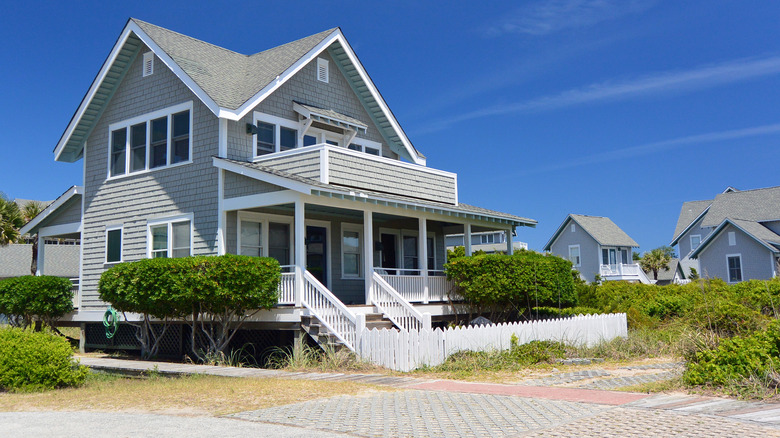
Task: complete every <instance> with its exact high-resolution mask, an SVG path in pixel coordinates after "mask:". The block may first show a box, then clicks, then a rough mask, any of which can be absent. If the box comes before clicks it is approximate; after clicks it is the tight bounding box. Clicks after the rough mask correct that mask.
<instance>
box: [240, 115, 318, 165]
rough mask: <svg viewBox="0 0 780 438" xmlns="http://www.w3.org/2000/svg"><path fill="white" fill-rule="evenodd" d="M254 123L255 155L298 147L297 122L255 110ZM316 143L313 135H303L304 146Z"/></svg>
mask: <svg viewBox="0 0 780 438" xmlns="http://www.w3.org/2000/svg"><path fill="white" fill-rule="evenodd" d="M254 123H255V126H256V127H257V134H254V135H253V137H254V139H255V144H256V146H255V156H256V157H259V156H261V155H266V154H272V153H274V152H281V151H286V150H290V149H295V148H297V147H298V145H299V139H298V123H297V122H295V121H293V120H287V119H283V118H281V117H276V116H271V115H268V114H261V113H257V112H256V113H254ZM316 143H317V139H316V138H315V137H313V136H304V137H303V145H304V146H311V145H312V144H316Z"/></svg>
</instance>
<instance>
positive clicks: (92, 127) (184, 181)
mask: <svg viewBox="0 0 780 438" xmlns="http://www.w3.org/2000/svg"><path fill="white" fill-rule="evenodd" d="M54 157H55V159H56V160H57V161H62V162H67V163H75V162H79V161H81V162H82V163H81V164H79V165H81V166H83V167H84V181H83V185H81V186H78V187H74V188H73V189H71V191H70V192H68V194H67V195H66V196H65V195H64V198H63V199H62V200H60V201H59V204H58V205H56V206H55V207H54V208H53V209H52V210H51V211H49V213H48V214H47V215H43V216H42V217H41V219H40V220H36V221H33V222H31V223H30V224H28V225H27V226H26V227H25V231H26V232H32V231H36V230H40V229H43V228H46V227H49V228H50V231H51V232H53V233H60V234H62V235H69V234H72V233H75V234H77V235H78V236H80V238H81V240H82V242H83V245H82V255H81V261H80V272H79V276H80V278H81V282H80V290H79V294H78V308H77V310H76V311H75V312H73V313H72V314H70V315H68V316H67V317H66V320H67V322H71V323H78V324H83V326H82V327H85V330H86V333H87V338H88V339H87V342H88V343H89V342H91V341H90V338H89V336H91V335H90V333H93V332H99V331H100V330H102V329H100V328H99V326H100V324H101V318H102V315H103V312H104V311H105V310H106V308H107V306H108V305H107V303H105V302H103V301H101V300H100V298H99V296H98V292H97V284H98V280H99V279H100V275H101V274H102V273H103V272H104V271H105V270H106V269H108V268H110V267H111V266H114V265H115V264H117V263H121V262H131V261H135V260H140V259H143V258H149V257H184V256H190V255H220V254H226V253H231V254H243V255H250V256H268V257H273V258H276V259H277V260H279V262H280V263H281V264H282V265H283V273H282V280H281V285H280V297H279V306H277V308H275V309H273V310H270V311H263V312H260V313H258V314H257V315H256V316H254V317H253V318H254V319H253V320H252V321H251V323H252V324H254V325H253V326H254V327H256V328H260V329H280V330H290V331H297V332H300V329H301V328H303V329H304V330H309V329H310V327H309V326H308V324H309V322H307V321H314V322H319V326H320V327H322V330H326V329H327V331H329V332H330V333H331V335H334V336H335V337H336V338H338V340H339V341H340V342H342V343H343V344H345V345H346V346H348V347H349V348H354V345H353V342H354V340H355V333H356V330H357V329H358V328H359V327H361V324H363V325H365V321H366V319H368V320H369V321H370V320H372V319H381V318H384V319H386V320H389V321H390V322H391V323H392V325H394V326H397V327H398V328H410V327H422V326H430V324H431V318H433V320H436V319H437V318H440V317H441V318H443V317H445V316H446V315H447V314H449V313H451V312H452V309H451V306H449V305H448V303H447V298H448V297H447V293H448V291H449V290H450V286H451V285H450V284H449V283H448V281H447V279H446V277H445V276H444V275H443V272H442V269H443V264H444V262H445V239H444V236H445V235H447V234H454V233H462V234H464V235H465V236H466V240H467V241H470V240H471V239H470V236H471V234H472V233H478V232H488V231H489V232H500V233H503V234H504V235H505V246H506V248H507V251H508V252H509V253H511V252H512V250H513V248H514V246H513V244H512V240H513V236H514V234H515V229H516V228H517V227H534V226H535V225H536V221H535V220H533V219H528V218H525V217H521V216H518V215H515V214H509V213H502V212H498V211H493V210H487V209H484V208H480V207H476V206H471V205H467V204H464V203H462V202H460V200H459V197H458V183H457V175H456V174H455V173H453V172H449V171H444V170H439V169H433V168H430V167H427V166H426V158H425V156H424V155H423V154H422V153H421V152H420V151H419V150H418V149H417V148H416V147H415V146H414V145H413V144H412V142H411V140H410V139H409V137H408V136H407V135H406V133H405V132H404V130H403V129H402V128H401V125H400V123H399V121H398V120H397V119H396V118H395V116H394V115H393V113H392V111H390V108H389V107H388V105H387V103H386V102H385V100H384V98H383V97H382V95H381V93H380V92H379V90H378V89H377V87H376V85H375V84H374V83H373V82H372V80H371V77H370V76H369V74H368V72H367V71H366V69H365V68H364V66H363V64H362V63H361V62H360V60H359V59H358V57H357V55H356V54H355V52H354V51H353V49H352V47H351V46H350V44H349V43H348V42H347V39H346V38H345V37H344V34H343V33H342V31H341V29H339V28H334V29H330V30H326V31H324V32H320V33H317V34H314V35H311V36H308V37H305V38H302V39H300V40H297V41H293V42H291V43H287V44H284V45H282V46H279V47H275V48H271V49H268V50H265V51H262V52H258V53H255V54H252V55H245V54H241V53H236V52H234V51H231V50H228V49H224V48H221V47H217V46H214V45H212V44H209V43H206V42H203V41H200V40H197V39H195V38H192V37H189V36H185V35H182V34H179V33H177V32H174V31H171V30H168V29H164V28H162V27H159V26H155V25H153V24H150V23H146V22H143V21H140V20H136V19H130V20H129V21H128V22H127V24H126V25H125V27H124V29H123V30H122V32H121V34H120V35H119V37H118V38H117V40H116V42H115V44H114V46H113V48H112V49H111V52H110V54H109V56H108V58H107V59H106V60H105V62H104V63H103V65H102V66H101V67H100V70H99V71H98V74H97V76H96V77H95V79H94V81H93V82H92V84H91V86H90V87H89V90H88V91H87V93H86V95H85V96H84V98H83V100H82V101H81V103H80V104H79V106H78V108H77V109H76V112H75V114H74V115H73V117H72V119H71V120H70V122H69V123H68V126H67V127H66V128H65V131H64V133H63V135H62V137H61V138H60V140H59V142H58V143H57V145H56V147H55V149H54ZM55 204H57V203H56V202H55ZM74 214H75V217H74ZM74 219H75V220H74ZM467 246H468V245H467ZM467 250H468V251H470V248H467ZM304 291H306V293H305V294H304ZM348 305H349V306H348ZM128 317H129V318H133V317H134V316H133V315H128ZM95 327H97V328H96V329H95V330H92V328H95Z"/></svg>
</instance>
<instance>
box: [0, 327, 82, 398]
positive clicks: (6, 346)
mask: <svg viewBox="0 0 780 438" xmlns="http://www.w3.org/2000/svg"><path fill="white" fill-rule="evenodd" d="M88 373H89V371H88V370H87V368H86V367H83V366H80V365H78V363H77V362H74V361H73V350H72V349H71V347H70V344H69V343H68V341H67V340H65V339H64V338H62V337H60V336H56V335H54V334H52V333H48V332H32V331H29V330H23V329H19V328H4V329H0V387H2V388H3V389H6V390H13V391H40V390H46V389H54V388H62V387H66V386H78V385H81V384H83V383H84V380H85V379H86V377H87V374H88Z"/></svg>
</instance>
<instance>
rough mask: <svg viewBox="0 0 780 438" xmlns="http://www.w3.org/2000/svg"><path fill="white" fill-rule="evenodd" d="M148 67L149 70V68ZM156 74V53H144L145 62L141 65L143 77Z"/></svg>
mask: <svg viewBox="0 0 780 438" xmlns="http://www.w3.org/2000/svg"><path fill="white" fill-rule="evenodd" d="M147 67H148V68H147ZM153 74H154V52H151V51H149V52H146V53H144V62H143V64H141V77H144V78H145V77H147V76H151V75H153Z"/></svg>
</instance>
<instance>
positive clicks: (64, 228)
mask: <svg viewBox="0 0 780 438" xmlns="http://www.w3.org/2000/svg"><path fill="white" fill-rule="evenodd" d="M81 229H82V223H81V222H71V223H69V224H59V225H51V226H48V227H41V228H40V229H39V230H38V239H40V238H42V237H51V236H59V235H62V234H75V233H81Z"/></svg>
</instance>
